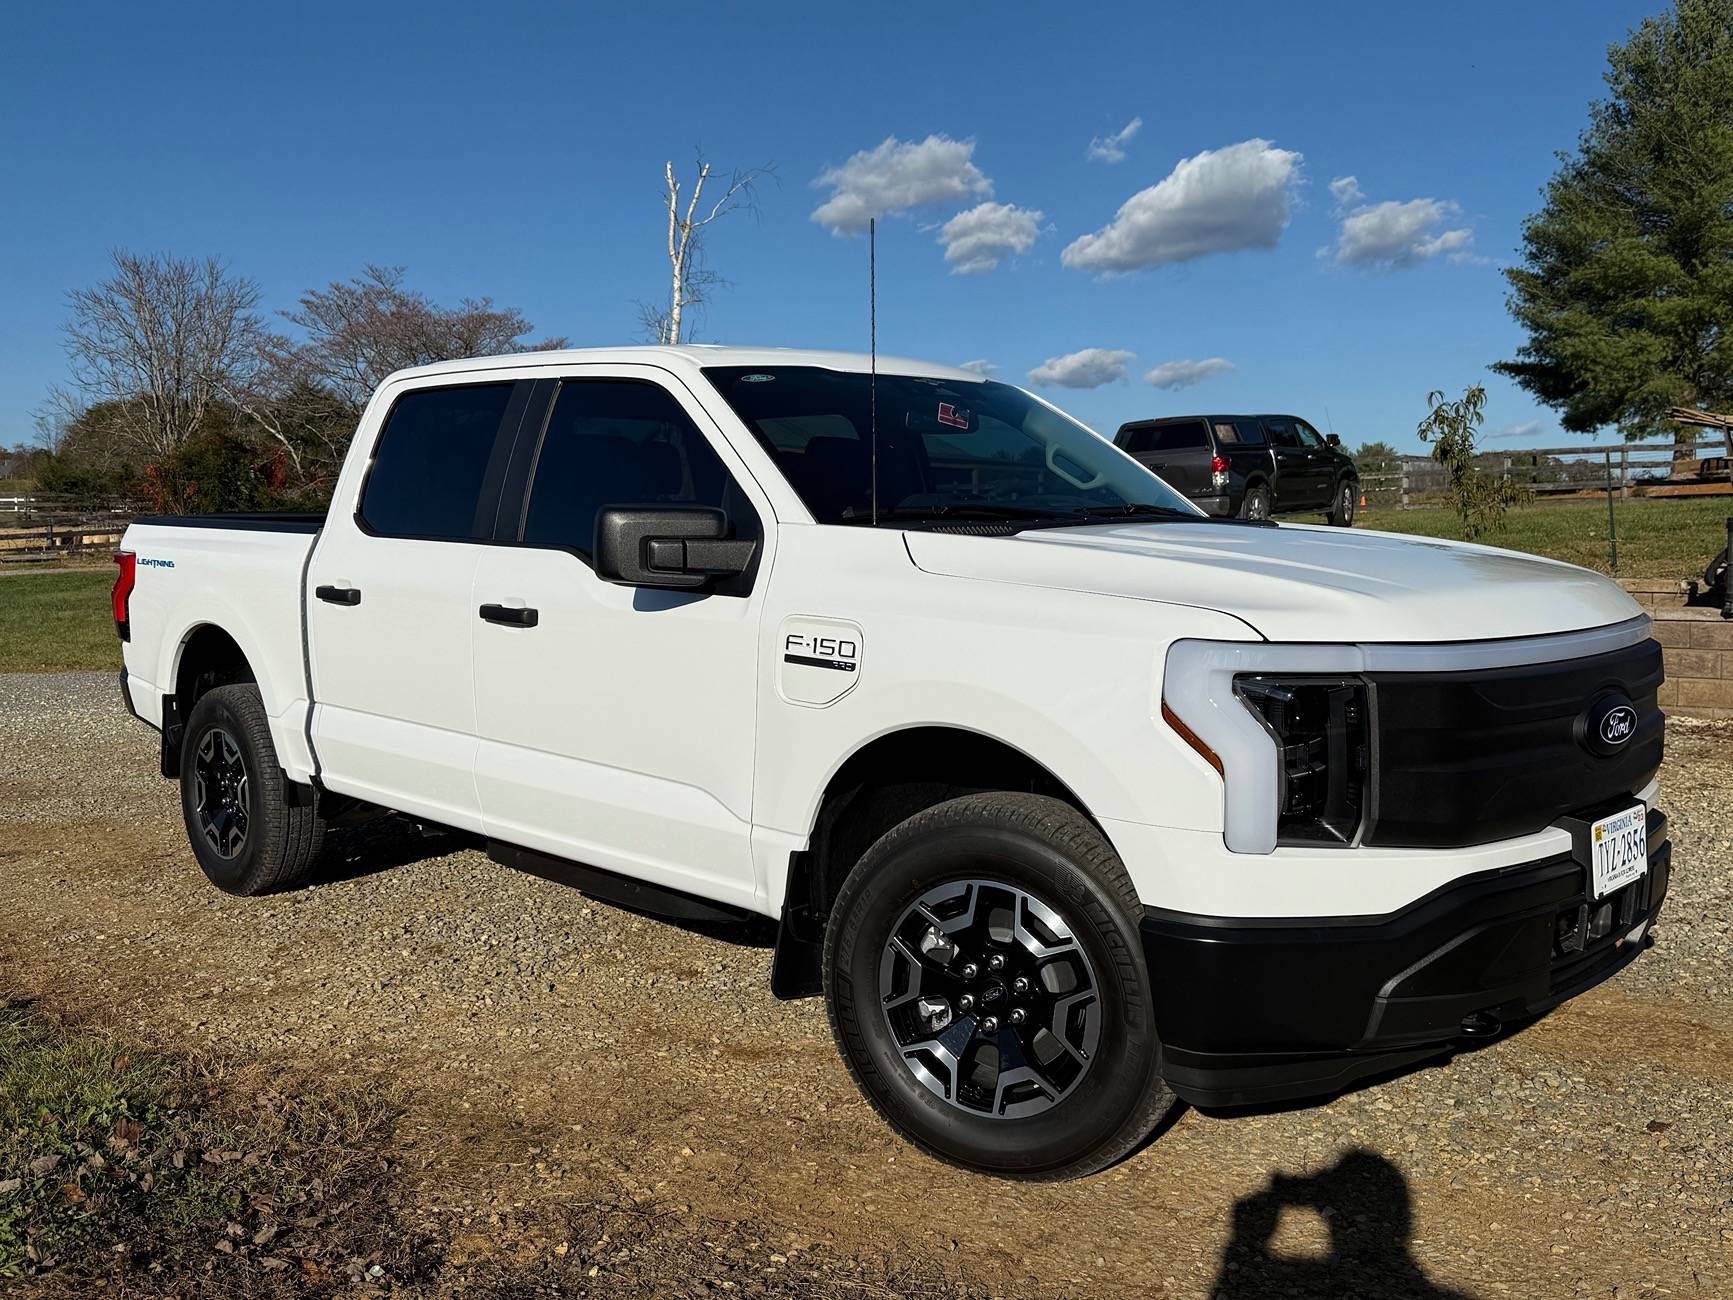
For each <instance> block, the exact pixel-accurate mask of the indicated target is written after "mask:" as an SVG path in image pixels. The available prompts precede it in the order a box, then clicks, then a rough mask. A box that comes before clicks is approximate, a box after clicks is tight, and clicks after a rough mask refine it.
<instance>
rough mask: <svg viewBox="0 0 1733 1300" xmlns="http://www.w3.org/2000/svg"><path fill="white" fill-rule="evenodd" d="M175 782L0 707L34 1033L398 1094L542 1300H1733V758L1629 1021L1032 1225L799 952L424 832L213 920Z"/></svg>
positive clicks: (1061, 1208) (1346, 1110) (1037, 1206)
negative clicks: (634, 904) (838, 1010)
mask: <svg viewBox="0 0 1733 1300" xmlns="http://www.w3.org/2000/svg"><path fill="white" fill-rule="evenodd" d="M154 742H155V733H153V732H150V731H148V730H147V729H145V728H143V727H141V726H139V725H138V724H136V723H133V722H132V721H131V720H130V719H127V718H126V717H125V715H124V713H123V712H122V710H121V707H120V704H119V701H118V699H117V698H116V692H115V689H114V686H113V682H112V679H111V678H109V677H107V676H106V675H88V674H85V675H73V674H66V675H53V676H25V675H16V676H11V677H0V994H7V995H12V996H24V997H32V998H36V999H39V1000H40V1001H41V1003H42V1004H43V1005H44V1006H45V1007H47V1008H49V1009H52V1010H54V1011H57V1012H61V1013H65V1014H68V1015H75V1016H81V1017H85V1018H90V1019H94V1020H98V1021H102V1022H105V1023H111V1024H120V1025H126V1026H128V1027H130V1028H131V1029H132V1030H133V1031H135V1032H137V1033H139V1034H141V1035H143V1036H146V1037H147V1038H149V1039H151V1040H153V1041H155V1042H157V1043H159V1044H163V1045H166V1046H171V1047H173V1046H183V1047H188V1048H193V1049H197V1050H200V1051H216V1052H220V1053H226V1054H233V1055H236V1056H241V1057H245V1058H249V1059H259V1060H263V1061H267V1062H281V1063H283V1064H285V1065H288V1066H292V1067H294V1068H296V1069H299V1070H304V1071H314V1072H317V1073H319V1074H320V1075H321V1076H323V1077H327V1078H331V1079H335V1080H341V1081H344V1082H353V1083H354V1084H356V1085H357V1086H369V1081H389V1086H392V1087H396V1088H400V1089H402V1090H403V1092H404V1095H405V1097H406V1098H407V1107H408V1109H407V1111H406V1113H405V1114H404V1117H403V1119H402V1121H401V1123H400V1124H399V1125H398V1130H397V1135H396V1139H395V1140H396V1143H397V1150H395V1151H394V1152H392V1153H391V1154H392V1157H393V1158H394V1159H395V1160H397V1161H399V1162H400V1163H401V1164H402V1166H403V1167H404V1169H405V1170H406V1171H407V1172H408V1174H409V1177H410V1182H411V1186H412V1189H413V1190H412V1197H413V1201H414V1205H413V1207H412V1208H413V1211H414V1213H415V1214H416V1215H418V1216H420V1219H421V1221H423V1222H425V1223H426V1224H427V1225H428V1228H429V1230H430V1231H432V1232H436V1233H437V1234H439V1235H440V1237H441V1238H442V1239H443V1240H445V1241H447V1242H449V1243H450V1253H449V1256H448V1257H449V1259H450V1260H452V1261H462V1260H465V1259H469V1260H477V1259H484V1260H485V1259H499V1260H503V1261H506V1262H508V1263H512V1264H515V1265H526V1264H537V1262H538V1261H541V1262H544V1263H546V1264H548V1265H549V1266H550V1267H549V1268H548V1269H546V1270H544V1271H542V1272H541V1273H539V1274H538V1275H537V1276H539V1277H542V1278H543V1279H544V1287H545V1289H546V1290H549V1291H552V1292H553V1293H560V1294H567V1293H570V1294H596V1295H635V1294H658V1295H660V1294H711V1293H716V1294H722V1293H727V1292H734V1293H738V1294H743V1295H751V1294H761V1293H772V1292H774V1293H776V1294H796V1293H812V1292H818V1291H825V1292H828V1293H833V1294H838V1295H953V1294H956V1295H1007V1296H1023V1295H1040V1296H1050V1295H1051V1296H1072V1295H1076V1296H1119V1295H1138V1296H1145V1295H1150V1296H1205V1295H1214V1296H1224V1297H1225V1296H1260V1295H1282V1296H1286V1297H1307V1296H1337V1295H1354V1296H1391V1297H1409V1296H1427V1295H1438V1296H1444V1295H1470V1296H1476V1297H1498V1296H1516V1297H1528V1296H1535V1297H1552V1296H1561V1297H1577V1296H1598V1297H1611V1296H1617V1297H1630V1296H1647V1295H1651V1294H1652V1295H1676V1296H1677V1295H1683V1296H1729V1295H1733V967H1730V966H1729V954H1730V949H1733V885H1730V883H1729V879H1728V875H1729V873H1728V871H1727V861H1728V850H1729V847H1730V840H1733V728H1729V727H1727V726H1725V725H1721V724H1703V725H1697V726H1691V725H1688V724H1687V725H1680V726H1676V727H1675V729H1674V732H1673V735H1672V738H1671V740H1670V750H1669V758H1668V762H1667V767H1666V769H1665V771H1664V773H1663V786H1664V791H1665V799H1666V803H1667V806H1668V809H1669V812H1670V814H1671V815H1672V817H1673V833H1674V840H1675V850H1676V851H1675V858H1674V862H1675V876H1674V882H1675V883H1674V889H1673V894H1672V897H1671V899H1670V900H1669V903H1668V910H1667V911H1666V912H1665V913H1663V917H1662V921H1661V925H1660V927H1659V936H1658V943H1657V945H1656V947H1655V948H1654V950H1653V951H1651V952H1650V953H1648V954H1647V955H1646V956H1645V957H1644V958H1643V959H1642V960H1640V961H1639V962H1638V963H1637V964H1636V965H1635V966H1633V967H1632V968H1631V969H1630V970H1628V971H1626V972H1625V973H1624V974H1623V975H1621V976H1620V977H1619V978H1618V979H1617V980H1615V981H1614V982H1613V983H1612V984H1610V985H1605V986H1602V987H1601V988H1599V989H1597V990H1595V991H1593V992H1591V993H1590V994H1588V995H1585V996H1584V997H1582V998H1580V999H1578V1000H1577V1001H1576V1002H1574V1003H1571V1004H1568V1005H1567V1006H1566V1007H1564V1008H1562V1009H1561V1010H1559V1011H1558V1012H1556V1013H1555V1014H1554V1015H1553V1016H1552V1017H1551V1018H1549V1019H1548V1020H1546V1021H1543V1022H1542V1023H1541V1024H1540V1025H1538V1026H1536V1027H1535V1028H1533V1029H1531V1030H1529V1031H1527V1032H1525V1033H1522V1034H1520V1035H1517V1036H1515V1037H1513V1038H1510V1039H1507V1040H1503V1041H1500V1042H1496V1043H1494V1044H1492V1045H1490V1046H1488V1047H1486V1048H1484V1049H1482V1050H1480V1051H1478V1052H1475V1053H1473V1054H1470V1055H1465V1056H1459V1057H1458V1058H1456V1059H1455V1060H1454V1061H1452V1062H1451V1063H1449V1064H1447V1065H1445V1066H1442V1067H1437V1068H1428V1069H1422V1070H1420V1071H1418V1072H1415V1073H1411V1074H1408V1075H1406V1076H1404V1077H1401V1078H1398V1079H1395V1080H1391V1081H1387V1082H1384V1083H1382V1084H1380V1085H1378V1086H1375V1087H1370V1088H1367V1089H1364V1090H1362V1091H1359V1092H1356V1093H1353V1094H1350V1095H1348V1096H1345V1097H1342V1098H1339V1099H1337V1100H1335V1101H1333V1102H1330V1103H1329V1104H1327V1105H1321V1106H1312V1107H1304V1108H1295V1109H1288V1110H1281V1111H1275V1112H1266V1113H1261V1114H1249V1115H1248V1114H1239V1115H1216V1114H1204V1113H1199V1112H1197V1111H1195V1110H1186V1111H1183V1112H1181V1113H1180V1114H1179V1115H1178V1116H1177V1117H1176V1118H1175V1119H1174V1121H1173V1122H1172V1124H1171V1127H1170V1128H1169V1129H1168V1130H1167V1131H1166V1132H1165V1133H1164V1134H1162V1136H1161V1137H1160V1138H1159V1140H1157V1141H1155V1142H1154V1143H1152V1144H1151V1145H1149V1146H1148V1147H1146V1148H1145V1149H1144V1150H1143V1151H1141V1152H1140V1153H1138V1154H1137V1155H1135V1156H1133V1157H1132V1158H1131V1159H1129V1160H1127V1161H1126V1162H1124V1163H1123V1164H1121V1165H1119V1166H1118V1167H1116V1168H1114V1169H1112V1170H1110V1171H1108V1172H1106V1173H1104V1174H1101V1175H1098V1176H1096V1177H1094V1178H1090V1179H1087V1180H1083V1181H1080V1182H1074V1183H1068V1184H1062V1185H1057V1186H1035V1187H1024V1186H1019V1185H1014V1184H1009V1183H1003V1182H997V1181H992V1180H988V1179H983V1178H979V1177H975V1176H971V1175H969V1174H965V1173H962V1172H959V1171H957V1170H954V1169H951V1168H948V1167H946V1166H944V1165H941V1164H938V1163H936V1162H934V1161H932V1160H930V1159H928V1158H926V1157H925V1156H923V1155H921V1154H919V1153H918V1152H916V1151H915V1150H914V1149H912V1148H911V1147H909V1146H908V1145H906V1144H905V1143H904V1142H902V1141H901V1140H899V1139H898V1138H897V1137H896V1136H894V1135H893V1134H892V1133H891V1132H890V1131H889V1130H888V1129H886V1128H885V1127H884V1126H883V1125H882V1124H881V1123H880V1122H879V1121H878V1119H877V1118H876V1117H875V1116H874V1114H873V1113H872V1112H871V1111H870V1109H869V1108H868V1107H867V1105H866V1104H865V1103H864V1102H863V1101H862V1100H861V1099H860V1098H859V1097H858V1096H857V1094H856V1093H855V1091H854V1090H853V1088H852V1087H851V1085H850V1083H849V1080H848V1077H847V1075H846V1073H845V1071H844V1069H843V1067H842V1064H841V1062H840V1061H839V1059H838V1057H837V1055H836V1052H835V1049H834V1047H833V1046H832V1043H831V1040H830V1036H829V1033H828V1030H827V1028H826V1025H825V1020H824V1014H823V1008H822V1006H821V1005H820V1004H819V1003H818V1002H816V1001H806V1002H798V1003H779V1002H777V1001H776V1000H775V999H774V998H772V996H771V995H770V992H769V988H768V973H769V964H770V950H769V948H768V946H767V943H768V939H769V935H768V934H767V933H765V932H762V931H759V930H756V929H746V930H741V931H738V932H728V933H720V932H715V931H712V932H708V933H703V932H698V931H694V930H691V929H683V928H680V927H677V926H673V925H669V924H664V923H661V922H658V921H654V920H650V919H647V918H643V917H639V916H636V915H633V914H630V913H627V912H624V911H621V910H618V909H616V908H613V907H609V906H606V905H604V904H600V903H596V902H592V901H591V900H589V899H587V898H585V897H584V896H583V895H581V894H579V893H577V892H575V891H572V890H570V889H566V888H562V887H561V886H558V885H555V884H550V883H547V882H544V881H541V880H539V879H535V878H532V877H529V876H524V875H519V874H515V873H513V872H510V871H508V870H507V869H505V868H503V867H499V866H497V865H495V864H493V863H491V862H489V861H488V860H487V859H486V858H485V857H484V856H483V855H482V854H480V853H478V852H476V851H474V850H473V849H471V848H467V847H465V846H464V845H462V844H460V843H457V842H455V841H453V840H450V839H441V838H426V837H423V836H420V835H418V834H416V833H414V832H412V831H409V830H406V829H404V828H401V827H397V826H395V825H389V826H385V827H376V828H374V829H372V830H370V831H368V832H365V833H362V834H358V835H350V836H349V837H347V838H346V839H344V840H343V841H342V842H341V843H339V844H338V845H337V848H336V851H335V852H334V853H333V855H332V857H333V862H332V865H331V869H330V871H329V872H328V878H327V879H326V880H325V881H324V882H323V883H320V884H318V885H315V886H314V887H311V888H308V889H305V890H302V891H299V892H296V893H292V894H288V895H283V896H279V897H276V898H270V899H260V900H244V899H235V898H229V897H226V896H224V895H222V894H220V893H218V892H217V891H215V890H214V889H212V888H211V887H210V886H208V885H207V884H206V883H205V881H204V878H203V877H202V876H201V875H200V874H199V871H198V869H197V867H196V866H195V864H194V862H193V859H192V857H191V855H190V854H189V853H188V851H187V849H186V847H185V844H184V841H183V838H182V830H181V826H180V821H179V817H178V813H177V808H176V804H175V799H174V788H173V787H172V786H171V785H170V784H169V783H168V782H165V781H163V780H161V779H160V778H159V777H157V776H156V774H155V744H154ZM560 1261H570V1262H571V1265H570V1266H567V1265H566V1264H563V1263H560ZM556 1265H557V1266H556ZM779 1277H780V1278H783V1279H785V1280H784V1281H783V1282H780V1283H779V1282H778V1279H779ZM796 1277H798V1278H799V1279H802V1280H801V1281H800V1283H799V1285H798V1286H793V1287H791V1286H790V1285H789V1283H790V1282H791V1281H792V1280H793V1279H794V1278H796ZM379 1285H380V1286H382V1287H383V1288H385V1289H388V1290H394V1291H396V1292H397V1293H404V1292H406V1291H408V1290H411V1289H413V1287H412V1285H411V1284H408V1283H406V1284H404V1285H403V1286H400V1287H392V1286H391V1283H390V1279H385V1280H384V1281H383V1282H381V1283H380V1284H379ZM415 1285H417V1286H418V1285H419V1284H415Z"/></svg>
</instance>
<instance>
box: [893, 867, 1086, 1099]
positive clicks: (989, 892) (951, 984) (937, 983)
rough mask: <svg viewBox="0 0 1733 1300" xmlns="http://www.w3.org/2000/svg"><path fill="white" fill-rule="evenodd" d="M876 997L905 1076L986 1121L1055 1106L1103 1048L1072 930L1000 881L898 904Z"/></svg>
mask: <svg viewBox="0 0 1733 1300" xmlns="http://www.w3.org/2000/svg"><path fill="white" fill-rule="evenodd" d="M879 997H880V1001H881V1003H882V1005H883V1008H884V1014H885V1019H886V1021H887V1023H888V1024H889V1026H890V1031H891V1035H892V1037H893V1038H894V1039H895V1041H896V1045H897V1050H898V1052H899V1053H900V1054H901V1056H902V1060H903V1064H904V1066H905V1067H906V1068H907V1069H908V1071H909V1072H910V1074H912V1075H913V1076H914V1078H915V1079H916V1080H917V1081H918V1082H919V1083H920V1084H921V1086H922V1087H924V1088H926V1089H927V1090H928V1091H929V1092H931V1093H933V1094H934V1095H935V1096H938V1097H940V1098H943V1099H944V1100H945V1101H946V1102H948V1103H950V1104H951V1105H952V1106H955V1107H957V1108H958V1109H959V1110H963V1111H966V1112H968V1113H970V1114H973V1115H977V1116H981V1117H984V1118H991V1119H1023V1118H1027V1117H1029V1116H1032V1115H1038V1114H1040V1113H1041V1112H1043V1111H1045V1110H1048V1109H1049V1108H1051V1107H1053V1106H1055V1105H1057V1104H1058V1103H1059V1102H1060V1101H1061V1100H1063V1099H1064V1098H1065V1097H1066V1096H1067V1095H1068V1094H1070V1093H1071V1092H1072V1090H1073V1089H1075V1088H1076V1087H1077V1085H1078V1083H1079V1081H1080V1080H1082V1078H1083V1076H1084V1075H1085V1074H1086V1073H1088V1071H1089V1068H1090V1066H1091V1064H1093V1062H1094V1060H1095V1057H1096V1056H1097V1054H1098V1048H1099V1046H1100V1039H1101V1030H1102V1018H1103V1014H1102V1006H1101V991H1100V986H1099V984H1098V983H1097V980H1096V976H1095V970H1094V968H1093V966H1092V965H1091V964H1090V961H1089V958H1088V955H1087V954H1086V953H1085V952H1084V951H1083V947H1082V945H1081V944H1080V943H1079V942H1078V940H1077V937H1076V934H1075V932H1074V931H1073V929H1072V927H1071V926H1070V925H1069V924H1068V923H1067V922H1066V921H1065V919H1064V917H1062V916H1061V915H1060V914H1059V913H1058V912H1057V911H1056V910H1055V909H1054V908H1053V907H1051V906H1050V905H1049V904H1047V903H1046V902H1045V901H1043V900H1042V899H1040V898H1038V897H1037V896H1036V895H1035V894H1033V893H1031V892H1029V891H1028V890H1025V889H1022V888H1020V887H1017V886H1014V885H1009V884H1006V883H1004V882H1003V881H997V880H984V879H975V880H955V881H949V882H947V883H945V884H942V885H938V886H935V887H934V888H932V889H929V890H927V891H926V892H925V893H923V894H921V895H920V897H919V898H917V899H916V900H915V901H914V902H913V903H911V904H910V905H909V906H908V907H907V908H905V909H904V911H903V913H902V915H901V917H900V918H899V919H898V920H897V923H896V924H895V925H894V926H893V927H892V928H891V933H890V937H889V938H888V939H887V940H886V942H885V946H884V951H883V954H882V956H881V959H880V962H879Z"/></svg>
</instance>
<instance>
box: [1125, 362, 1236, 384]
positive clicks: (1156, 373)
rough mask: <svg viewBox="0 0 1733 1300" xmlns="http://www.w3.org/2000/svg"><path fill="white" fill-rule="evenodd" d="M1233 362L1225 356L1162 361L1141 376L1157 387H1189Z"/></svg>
mask: <svg viewBox="0 0 1733 1300" xmlns="http://www.w3.org/2000/svg"><path fill="white" fill-rule="evenodd" d="M1233 368H1234V363H1233V362H1231V361H1229V360H1228V359H1227V358H1226V357H1205V358H1204V359H1203V360H1202V361H1164V362H1162V363H1161V364H1160V365H1159V366H1157V367H1156V368H1155V369H1154V370H1151V371H1150V372H1149V373H1148V374H1147V375H1145V376H1144V377H1143V380H1144V382H1145V383H1147V384H1153V385H1154V386H1155V387H1157V388H1190V387H1191V386H1192V385H1193V384H1201V383H1202V382H1203V381H1204V380H1206V379H1208V378H1209V377H1210V376H1211V375H1219V374H1221V373H1222V372H1223V371H1224V370H1232V369H1233Z"/></svg>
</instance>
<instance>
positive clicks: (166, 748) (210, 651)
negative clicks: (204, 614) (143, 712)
mask: <svg viewBox="0 0 1733 1300" xmlns="http://www.w3.org/2000/svg"><path fill="white" fill-rule="evenodd" d="M169 681H170V682H171V683H172V684H173V685H172V689H171V690H170V692H169V693H168V694H167V695H166V696H165V697H164V699H163V718H162V721H163V726H162V774H163V775H164V776H167V777H176V776H179V775H180V748H181V740H182V738H183V733H184V730H185V724H186V719H187V718H188V717H189V716H191V714H192V711H193V707H194V706H195V705H196V704H197V703H198V701H199V697H200V696H201V695H204V694H205V693H206V692H207V691H210V690H212V689H213V688H215V687H218V686H227V685H230V684H232V683H235V682H257V681H258V674H257V672H256V671H255V669H254V667H253V661H252V659H251V658H249V657H248V655H247V652H246V650H244V649H243V648H242V646H241V643H240V642H239V641H237V640H236V639H235V637H234V634H233V633H231V632H230V631H229V630H228V629H227V628H224V627H222V626H220V625H219V624H216V623H208V622H206V623H195V624H193V625H192V626H191V627H189V628H188V629H187V630H186V631H185V632H183V633H182V634H181V637H180V641H179V643H178V644H177V646H176V648H175V655H174V669H173V672H172V673H171V675H170V677H169Z"/></svg>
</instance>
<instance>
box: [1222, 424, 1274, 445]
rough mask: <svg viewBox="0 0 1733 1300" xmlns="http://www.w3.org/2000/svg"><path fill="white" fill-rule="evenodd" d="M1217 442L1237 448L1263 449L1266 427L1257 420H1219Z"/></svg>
mask: <svg viewBox="0 0 1733 1300" xmlns="http://www.w3.org/2000/svg"><path fill="white" fill-rule="evenodd" d="M1216 441H1218V442H1223V443H1232V444H1234V445H1236V446H1252V447H1261V446H1263V443H1264V427H1263V426H1262V425H1261V424H1259V423H1258V422H1257V421H1256V420H1219V421H1217V422H1216Z"/></svg>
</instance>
